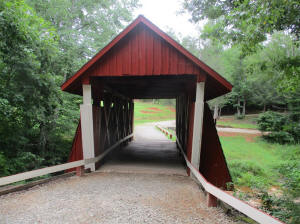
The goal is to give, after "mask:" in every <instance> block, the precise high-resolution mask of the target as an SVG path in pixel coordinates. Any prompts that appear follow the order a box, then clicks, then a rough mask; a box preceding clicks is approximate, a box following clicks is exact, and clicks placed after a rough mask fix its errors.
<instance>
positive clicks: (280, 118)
mask: <svg viewBox="0 0 300 224" xmlns="http://www.w3.org/2000/svg"><path fill="white" fill-rule="evenodd" d="M292 118H293V113H291V114H281V113H278V112H273V111H267V112H265V113H262V114H261V115H260V116H259V118H258V119H257V124H258V128H259V130H261V131H269V132H271V133H270V134H268V135H265V136H264V139H266V140H267V141H269V142H277V143H279V144H290V143H299V142H300V124H299V122H297V121H294V120H293V119H292Z"/></svg>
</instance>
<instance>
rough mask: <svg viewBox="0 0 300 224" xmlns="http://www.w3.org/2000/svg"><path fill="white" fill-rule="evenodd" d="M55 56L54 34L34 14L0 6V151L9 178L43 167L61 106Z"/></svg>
mask: <svg viewBox="0 0 300 224" xmlns="http://www.w3.org/2000/svg"><path fill="white" fill-rule="evenodd" d="M58 51H59V49H58V43H57V34H56V32H55V30H54V29H53V28H52V27H51V25H50V24H49V23H48V22H46V21H45V20H43V19H42V18H40V17H38V16H37V15H36V13H35V11H34V10H33V9H32V8H30V7H29V6H28V5H26V4H25V3H24V2H23V1H8V0H4V1H1V2H0V67H1V69H0V108H1V110H0V150H1V152H2V156H3V157H5V158H7V159H8V160H10V161H11V162H10V163H9V164H6V165H7V168H8V170H9V172H10V173H14V172H17V171H20V170H26V169H32V168H34V167H36V166H39V164H41V162H42V161H43V158H42V156H41V155H44V154H45V153H46V150H47V147H46V145H47V142H48V139H47V138H48V133H47V132H48V130H49V128H50V127H51V126H52V125H53V124H54V122H55V121H53V116H55V113H56V110H57V107H58V105H59V98H58V92H57V83H56V76H55V74H54V72H53V68H55V67H56V65H55V64H56V60H57V58H56V55H57V53H58ZM0 175H1V174H0Z"/></svg>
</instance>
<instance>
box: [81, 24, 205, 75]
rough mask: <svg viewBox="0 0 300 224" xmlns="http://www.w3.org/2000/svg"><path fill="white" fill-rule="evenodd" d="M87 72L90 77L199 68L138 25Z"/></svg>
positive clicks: (193, 71)
mask: <svg viewBox="0 0 300 224" xmlns="http://www.w3.org/2000/svg"><path fill="white" fill-rule="evenodd" d="M86 74H88V75H89V76H122V75H182V74H195V75H197V74H200V69H199V68H198V67H197V66H196V65H194V64H193V63H191V61H190V60H189V59H188V58H187V57H185V56H184V55H183V54H181V53H180V52H179V51H178V50H177V49H176V48H174V47H173V46H171V45H170V44H169V43H167V42H166V41H165V40H164V39H162V38H161V37H160V36H158V35H157V34H156V33H155V32H153V31H152V30H150V29H149V28H147V27H146V26H142V25H138V26H137V27H136V28H134V29H133V30H132V31H131V32H130V33H129V34H128V36H127V37H126V38H123V39H122V40H120V41H119V42H118V44H116V45H115V46H114V47H112V48H111V49H110V50H109V51H108V52H107V54H106V55H104V56H103V57H102V58H101V60H100V61H97V62H96V63H95V64H94V65H93V66H92V67H91V68H90V69H88V70H87V72H86Z"/></svg>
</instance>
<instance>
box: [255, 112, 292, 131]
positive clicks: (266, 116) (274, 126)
mask: <svg viewBox="0 0 300 224" xmlns="http://www.w3.org/2000/svg"><path fill="white" fill-rule="evenodd" d="M285 123H286V116H285V115H284V114H282V113H278V112H274V111H267V112H265V113H262V114H260V115H259V117H258V119H257V124H258V128H259V130H261V131H276V130H281V129H282V126H284V125H285Z"/></svg>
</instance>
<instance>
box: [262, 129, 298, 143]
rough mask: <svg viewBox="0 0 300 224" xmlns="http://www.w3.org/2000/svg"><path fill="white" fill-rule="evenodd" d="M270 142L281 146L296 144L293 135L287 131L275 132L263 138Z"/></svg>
mask: <svg viewBox="0 0 300 224" xmlns="http://www.w3.org/2000/svg"><path fill="white" fill-rule="evenodd" d="M263 138H264V139H266V140H267V141H268V142H277V143H279V144H289V143H294V138H293V136H292V135H291V134H289V133H288V132H285V131H274V132H271V133H270V134H268V135H264V136H263Z"/></svg>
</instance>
